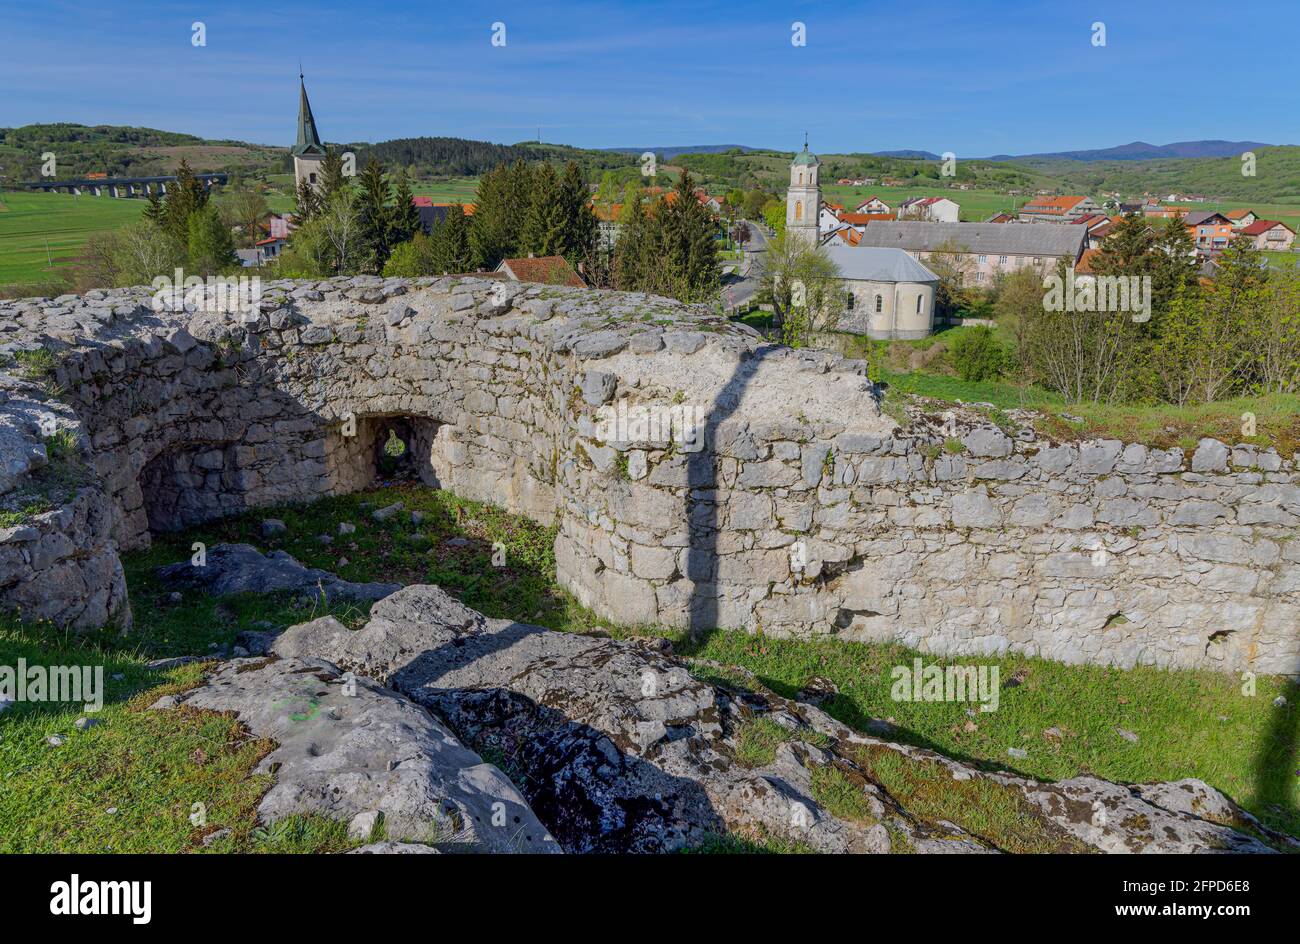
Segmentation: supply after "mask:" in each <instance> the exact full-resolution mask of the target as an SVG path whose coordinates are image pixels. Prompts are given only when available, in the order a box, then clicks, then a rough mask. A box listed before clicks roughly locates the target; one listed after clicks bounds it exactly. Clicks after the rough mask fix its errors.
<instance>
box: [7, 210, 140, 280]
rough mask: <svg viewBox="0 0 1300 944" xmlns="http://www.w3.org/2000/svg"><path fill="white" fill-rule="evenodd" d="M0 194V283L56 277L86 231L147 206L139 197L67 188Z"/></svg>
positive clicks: (126, 219)
mask: <svg viewBox="0 0 1300 944" xmlns="http://www.w3.org/2000/svg"><path fill="white" fill-rule="evenodd" d="M0 200H3V204H4V205H3V207H0V285H9V284H13V283H15V282H25V283H27V282H54V281H58V280H59V279H60V278H62V277H63V275H64V274H65V273H66V271H67V268H68V266H69V264H71V262H72V261H73V260H74V259H75V258H76V257H77V256H78V255H79V254H80V252H81V248H82V247H83V246H84V245H85V244H86V239H87V238H88V237H90V236H91V235H93V234H94V233H103V232H107V231H109V230H115V229H118V228H119V227H122V226H125V225H127V224H128V223H134V222H135V221H136V220H138V219H139V218H140V214H141V212H142V211H143V210H144V206H145V202H144V201H143V200H126V199H120V200H115V199H113V198H111V197H91V196H81V197H74V196H71V195H70V194H66V193H15V192H12V191H10V192H6V193H4V194H0ZM47 241H48V245H49V255H48V257H47V255H46V244H47ZM49 259H53V263H54V264H53V266H51V265H50V263H49Z"/></svg>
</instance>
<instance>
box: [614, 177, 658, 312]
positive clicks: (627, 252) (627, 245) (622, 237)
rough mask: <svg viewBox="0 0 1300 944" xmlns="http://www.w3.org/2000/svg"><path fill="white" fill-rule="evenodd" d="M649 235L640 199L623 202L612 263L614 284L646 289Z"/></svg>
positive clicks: (648, 275) (650, 235)
mask: <svg viewBox="0 0 1300 944" xmlns="http://www.w3.org/2000/svg"><path fill="white" fill-rule="evenodd" d="M652 238H653V236H652V234H651V227H650V221H649V219H648V217H647V216H646V210H645V207H644V206H643V205H642V203H641V201H640V200H639V199H637V200H633V201H631V202H629V203H625V204H624V205H623V219H622V221H621V224H620V228H619V233H618V240H617V241H616V242H615V243H614V258H613V262H612V265H611V268H612V270H613V273H612V279H613V283H614V287H615V288H617V289H621V290H622V291H625V292H629V291H631V292H635V291H647V290H648V287H649V285H650V283H651V275H650V272H649V271H648V266H647V257H648V252H647V244H648V242H649V241H650V240H651V239H652Z"/></svg>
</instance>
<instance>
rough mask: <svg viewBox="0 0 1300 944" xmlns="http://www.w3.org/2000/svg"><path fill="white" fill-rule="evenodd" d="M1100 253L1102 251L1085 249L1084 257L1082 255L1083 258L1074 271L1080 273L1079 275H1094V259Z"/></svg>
mask: <svg viewBox="0 0 1300 944" xmlns="http://www.w3.org/2000/svg"><path fill="white" fill-rule="evenodd" d="M1099 252H1101V250H1100V249H1085V250H1084V251H1083V255H1081V256H1080V257H1079V261H1078V262H1076V263H1075V265H1074V271H1075V272H1078V273H1080V274H1082V275H1091V274H1093V272H1092V260H1093V257H1094V256H1096V255H1097V253H1099Z"/></svg>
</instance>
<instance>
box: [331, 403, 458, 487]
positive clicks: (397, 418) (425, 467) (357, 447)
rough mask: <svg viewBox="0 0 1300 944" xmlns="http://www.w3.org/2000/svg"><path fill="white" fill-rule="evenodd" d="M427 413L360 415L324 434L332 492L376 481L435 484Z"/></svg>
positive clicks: (432, 431) (434, 432)
mask: <svg viewBox="0 0 1300 944" xmlns="http://www.w3.org/2000/svg"><path fill="white" fill-rule="evenodd" d="M442 426H443V424H442V423H441V422H440V421H438V420H435V419H433V418H432V417H427V416H411V415H407V414H398V413H392V414H378V415H371V416H360V417H357V418H356V419H355V423H354V424H348V423H345V424H343V425H342V427H341V428H335V429H334V430H332V431H331V432H330V434H329V437H328V441H327V443H326V468H327V473H328V475H329V481H330V490H331V491H332V492H334V493H335V494H343V493H347V492H355V491H360V490H361V489H365V488H369V487H371V486H372V485H375V484H377V483H379V482H403V481H405V482H422V483H423V484H425V485H429V486H432V487H434V488H441V487H442V482H441V476H440V475H439V469H440V468H441V467H442V463H441V462H440V461H439V459H438V451H439V450H438V447H439V443H440V440H439V437H438V430H439V429H441V428H442Z"/></svg>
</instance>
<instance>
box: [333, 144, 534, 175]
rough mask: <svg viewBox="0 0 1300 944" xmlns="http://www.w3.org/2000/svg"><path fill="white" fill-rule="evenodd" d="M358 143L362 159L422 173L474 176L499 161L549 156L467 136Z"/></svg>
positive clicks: (359, 156)
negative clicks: (372, 159) (471, 139)
mask: <svg viewBox="0 0 1300 944" xmlns="http://www.w3.org/2000/svg"><path fill="white" fill-rule="evenodd" d="M355 147H356V150H357V159H358V161H360V162H364V161H368V160H369V159H370V158H372V157H374V158H376V159H377V160H378V161H379V163H381V164H383V165H384V166H386V167H392V166H400V167H406V168H415V169H416V170H417V172H418V173H419V174H420V175H421V176H427V175H433V174H436V175H440V176H442V175H445V176H452V177H474V176H477V175H479V174H482V173H484V172H485V171H489V170H491V169H492V168H493V167H496V166H497V165H498V164H503V163H508V162H511V161H516V160H524V161H539V160H545V159H546V158H547V157H548V156H549V155H547V154H546V153H545V152H544V151H542V150H540V149H538V148H535V147H531V146H529V145H526V144H492V143H491V142H489V141H467V140H465V139H464V138H394V139H393V140H391V141H380V142H379V143H378V144H358V145H355Z"/></svg>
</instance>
